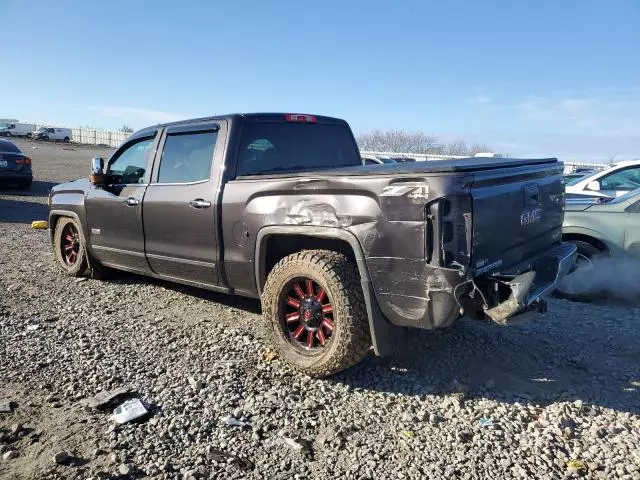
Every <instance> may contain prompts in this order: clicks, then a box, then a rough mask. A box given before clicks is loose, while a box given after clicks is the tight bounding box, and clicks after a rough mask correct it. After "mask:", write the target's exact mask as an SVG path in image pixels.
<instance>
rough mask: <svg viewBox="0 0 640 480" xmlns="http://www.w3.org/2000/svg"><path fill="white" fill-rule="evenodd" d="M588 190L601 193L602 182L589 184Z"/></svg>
mask: <svg viewBox="0 0 640 480" xmlns="http://www.w3.org/2000/svg"><path fill="white" fill-rule="evenodd" d="M587 190H592V191H594V192H599V191H600V182H599V181H597V180H594V181H592V182H589V183H588V184H587Z"/></svg>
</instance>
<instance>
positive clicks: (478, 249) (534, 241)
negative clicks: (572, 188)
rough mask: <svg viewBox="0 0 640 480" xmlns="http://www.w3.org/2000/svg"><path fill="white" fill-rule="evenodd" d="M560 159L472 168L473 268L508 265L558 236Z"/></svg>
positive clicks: (561, 214)
mask: <svg viewBox="0 0 640 480" xmlns="http://www.w3.org/2000/svg"><path fill="white" fill-rule="evenodd" d="M562 171H563V164H562V163H560V162H558V161H555V160H552V161H549V162H548V163H545V164H541V165H540V164H538V165H524V166H518V167H515V168H498V169H495V170H487V171H479V172H474V174H473V184H472V187H471V195H472V199H473V217H472V218H473V248H472V253H471V266H472V268H474V269H475V272H476V274H482V273H485V272H490V271H495V270H500V269H505V268H509V267H511V266H513V265H516V264H518V263H520V262H522V261H524V260H527V259H528V258H531V257H532V256H534V255H536V254H538V253H540V252H541V251H543V250H545V249H547V248H549V247H550V246H551V245H552V244H553V243H555V242H557V241H559V240H560V237H561V230H562V221H563V219H564V183H563V178H562Z"/></svg>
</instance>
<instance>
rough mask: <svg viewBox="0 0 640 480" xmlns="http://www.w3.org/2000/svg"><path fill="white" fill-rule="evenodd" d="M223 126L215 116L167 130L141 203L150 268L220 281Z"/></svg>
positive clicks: (178, 276) (190, 279)
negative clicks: (217, 166)
mask: <svg viewBox="0 0 640 480" xmlns="http://www.w3.org/2000/svg"><path fill="white" fill-rule="evenodd" d="M218 132H219V125H218V124H217V123H211V122H205V123H201V124H191V125H185V126H180V127H172V128H168V129H167V130H166V132H165V135H164V136H163V140H162V141H161V147H160V150H159V151H161V152H162V153H161V154H160V155H159V156H158V158H159V161H156V162H155V166H154V171H153V175H152V181H151V183H150V184H149V186H148V187H147V191H146V193H145V197H144V204H143V209H142V211H143V219H144V232H145V250H146V254H147V260H148V262H149V265H150V266H151V269H152V270H153V271H154V272H155V273H157V274H159V275H163V276H165V277H169V278H175V279H178V280H183V281H187V282H191V283H195V284H198V285H203V286H215V285H217V284H218V266H217V262H218V241H217V231H216V221H217V219H216V215H217V214H216V204H215V202H216V193H217V185H216V183H217V181H216V180H215V179H216V178H217V176H216V175H215V174H214V169H213V168H212V165H213V159H214V155H220V154H221V153H220V151H221V149H216V144H217V143H218V142H217V139H218ZM216 150H218V153H217V154H216Z"/></svg>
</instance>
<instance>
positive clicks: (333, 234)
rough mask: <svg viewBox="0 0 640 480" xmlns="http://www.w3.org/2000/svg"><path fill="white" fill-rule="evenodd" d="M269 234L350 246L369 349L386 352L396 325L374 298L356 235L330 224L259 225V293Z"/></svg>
mask: <svg viewBox="0 0 640 480" xmlns="http://www.w3.org/2000/svg"><path fill="white" fill-rule="evenodd" d="M273 235H304V236H308V237H315V238H325V239H332V240H342V241H344V242H346V243H348V244H349V246H350V247H351V249H352V250H353V255H354V257H355V259H356V265H357V267H358V271H359V273H360V283H361V285H362V293H363V295H364V301H365V305H366V308H367V316H368V317H369V319H368V320H369V330H370V332H371V343H372V344H373V350H374V352H375V354H376V355H378V356H386V355H389V354H390V353H391V349H392V336H393V335H394V333H396V330H397V329H396V328H394V327H393V326H392V325H391V324H390V323H389V322H388V321H387V319H386V318H385V317H384V315H383V314H382V311H381V310H380V307H379V306H378V300H377V298H376V295H375V291H374V289H373V284H372V282H371V277H370V275H369V269H368V268H367V263H366V261H365V258H364V254H363V253H362V247H361V246H360V242H359V241H358V239H357V237H356V236H355V235H354V234H353V233H351V232H349V231H348V230H343V229H340V228H332V227H317V226H308V227H306V226H298V225H274V226H268V227H263V228H262V229H260V231H258V234H257V236H256V249H255V258H254V265H255V281H256V287H257V290H258V294H259V295H262V287H263V282H262V279H263V278H265V277H266V275H265V255H264V254H263V252H264V247H265V245H266V240H267V238H268V237H270V236H273Z"/></svg>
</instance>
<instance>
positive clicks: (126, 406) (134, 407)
mask: <svg viewBox="0 0 640 480" xmlns="http://www.w3.org/2000/svg"><path fill="white" fill-rule="evenodd" d="M147 413H149V411H148V410H147V409H146V407H145V406H144V405H143V404H142V402H141V401H140V400H139V399H137V398H132V399H131V400H127V401H126V402H124V403H123V404H122V405H120V406H119V407H118V408H116V409H115V410H114V411H113V419H114V420H115V421H116V423H118V424H123V423H127V422H130V421H131V420H135V419H137V418H140V417H144V416H145V415H146V414H147Z"/></svg>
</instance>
